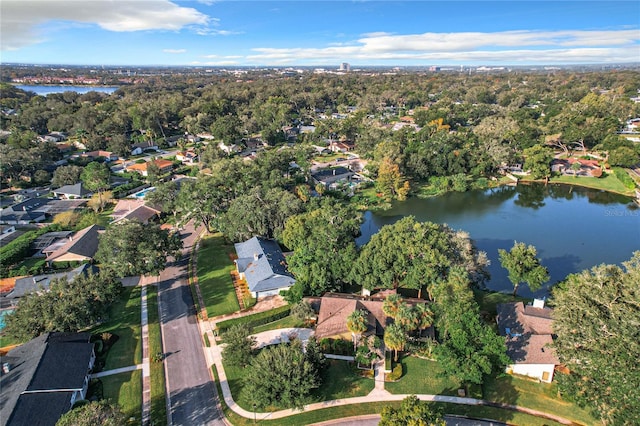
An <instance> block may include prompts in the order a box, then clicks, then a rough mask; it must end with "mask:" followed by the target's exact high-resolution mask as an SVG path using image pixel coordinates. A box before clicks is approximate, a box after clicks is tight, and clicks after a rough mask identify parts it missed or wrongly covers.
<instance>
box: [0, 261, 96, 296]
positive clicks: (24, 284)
mask: <svg viewBox="0 0 640 426" xmlns="http://www.w3.org/2000/svg"><path fill="white" fill-rule="evenodd" d="M98 272H99V271H98V268H97V267H96V266H94V265H90V264H88V263H85V264H82V265H80V266H78V267H77V268H75V269H72V270H71V271H68V272H58V273H56V274H44V275H34V276H30V277H21V278H18V279H16V281H15V283H14V286H13V289H12V290H11V291H10V292H9V293H7V295H6V296H5V297H4V299H5V300H8V301H9V303H10V304H12V305H15V304H16V303H17V302H18V299H20V298H21V297H24V296H26V295H27V294H31V293H37V292H44V291H48V290H49V286H50V285H51V283H52V282H53V281H54V280H57V279H62V278H66V279H67V281H73V280H74V279H75V278H76V277H77V276H79V275H82V276H86V275H88V274H97V273H98Z"/></svg>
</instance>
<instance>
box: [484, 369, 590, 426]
mask: <svg viewBox="0 0 640 426" xmlns="http://www.w3.org/2000/svg"><path fill="white" fill-rule="evenodd" d="M482 390H483V393H484V399H486V400H488V401H495V402H504V403H507V404H514V405H519V406H522V407H527V408H532V409H534V410H539V411H543V412H545V413H552V414H556V415H558V416H561V417H564V418H566V419H569V420H573V421H574V422H578V423H582V424H586V425H592V424H597V421H596V420H595V419H593V418H592V417H591V416H590V415H589V413H587V412H586V411H585V410H583V409H581V408H580V407H578V406H576V405H575V404H573V403H571V402H568V401H565V400H563V399H562V398H561V397H560V395H559V393H558V387H557V385H556V384H555V383H538V382H537V381H534V380H530V379H527V378H523V377H517V376H512V375H508V374H502V375H500V376H498V377H488V378H487V379H486V380H485V383H484V384H483V386H482Z"/></svg>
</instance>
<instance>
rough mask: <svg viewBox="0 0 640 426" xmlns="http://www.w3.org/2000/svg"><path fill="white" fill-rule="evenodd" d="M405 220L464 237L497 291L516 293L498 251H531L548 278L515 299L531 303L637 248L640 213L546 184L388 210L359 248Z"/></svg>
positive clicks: (370, 217) (368, 222)
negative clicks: (518, 247) (485, 261)
mask: <svg viewBox="0 0 640 426" xmlns="http://www.w3.org/2000/svg"><path fill="white" fill-rule="evenodd" d="M408 215H413V216H415V217H416V219H417V220H418V221H431V222H436V223H446V224H448V225H449V226H450V227H452V228H454V229H462V230H464V231H467V232H468V233H469V235H470V237H471V238H472V239H473V240H474V242H475V244H476V247H478V249H479V250H483V251H485V252H486V253H487V255H488V256H489V259H490V260H491V266H490V267H489V270H490V272H491V280H490V281H489V282H488V283H487V287H488V288H490V289H492V290H499V291H508V290H513V287H512V285H511V283H510V281H509V280H508V278H507V272H506V270H504V269H503V268H502V267H501V266H500V261H499V260H498V249H499V248H503V249H507V250H508V249H510V248H511V247H512V246H513V242H514V240H515V241H520V242H524V243H526V244H532V245H534V246H535V247H536V248H537V250H538V256H539V257H540V259H541V261H542V264H543V265H544V266H546V267H547V268H548V269H549V274H550V276H551V279H550V281H549V283H548V284H547V285H546V287H544V288H542V289H540V290H539V291H537V292H536V293H532V292H531V291H529V289H528V288H526V287H522V286H521V287H520V288H519V289H518V294H519V295H522V296H526V297H531V296H534V295H535V296H546V295H548V293H549V288H550V287H551V286H552V285H553V284H555V283H556V282H558V281H561V280H563V279H564V278H565V277H566V276H567V275H568V274H571V273H575V272H579V271H582V270H584V269H588V268H591V267H593V266H595V265H598V264H601V263H608V264H619V263H620V262H623V261H625V260H628V259H629V258H631V255H632V253H633V251H635V250H640V209H639V208H638V206H637V205H636V204H635V203H634V202H633V200H632V199H631V198H629V197H623V196H619V195H616V194H610V193H606V192H602V191H598V190H591V189H586V188H578V187H572V186H568V185H549V186H547V187H545V186H544V185H541V184H540V185H519V186H517V187H512V186H504V187H500V188H495V189H490V190H486V191H481V190H478V191H469V192H465V193H450V194H445V195H443V196H440V197H434V198H429V199H417V198H412V199H409V200H407V201H405V202H398V203H396V204H394V206H393V207H392V209H390V210H387V211H383V212H375V213H373V212H366V213H365V221H364V223H363V225H362V236H361V237H360V238H358V240H357V242H358V244H364V243H366V242H367V241H369V239H370V238H371V236H372V235H373V234H375V233H376V232H377V231H378V230H379V229H380V228H381V227H382V226H384V225H387V224H391V223H393V222H395V221H396V220H398V219H400V218H402V217H404V216H408Z"/></svg>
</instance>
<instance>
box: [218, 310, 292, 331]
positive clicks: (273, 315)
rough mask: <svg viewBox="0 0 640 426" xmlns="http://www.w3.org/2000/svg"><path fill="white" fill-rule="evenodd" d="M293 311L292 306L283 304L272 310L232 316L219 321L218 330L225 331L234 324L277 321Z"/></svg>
mask: <svg viewBox="0 0 640 426" xmlns="http://www.w3.org/2000/svg"><path fill="white" fill-rule="evenodd" d="M290 312H291V306H290V305H286V306H281V307H279V308H275V309H271V310H270V311H264V312H258V313H255V314H252V315H247V316H246V317H241V318H232V319H229V320H226V321H220V322H219V323H218V332H219V333H224V332H225V331H226V330H227V329H229V328H231V327H233V326H234V325H243V326H245V327H257V326H259V325H263V324H268V323H270V322H273V321H277V320H279V319H282V318H284V317H286V316H289V313H290Z"/></svg>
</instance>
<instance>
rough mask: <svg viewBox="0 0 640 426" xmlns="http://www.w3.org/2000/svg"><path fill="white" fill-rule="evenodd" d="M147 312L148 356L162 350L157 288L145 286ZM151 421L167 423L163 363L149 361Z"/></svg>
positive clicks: (158, 425)
mask: <svg viewBox="0 0 640 426" xmlns="http://www.w3.org/2000/svg"><path fill="white" fill-rule="evenodd" d="M147 312H148V318H149V356H150V357H151V358H153V356H154V355H155V354H157V353H160V352H162V338H161V334H160V321H159V319H158V289H157V288H156V287H153V286H149V287H147ZM151 423H152V424H154V425H157V426H160V425H166V424H167V406H166V397H165V382H164V364H163V363H161V362H151Z"/></svg>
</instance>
